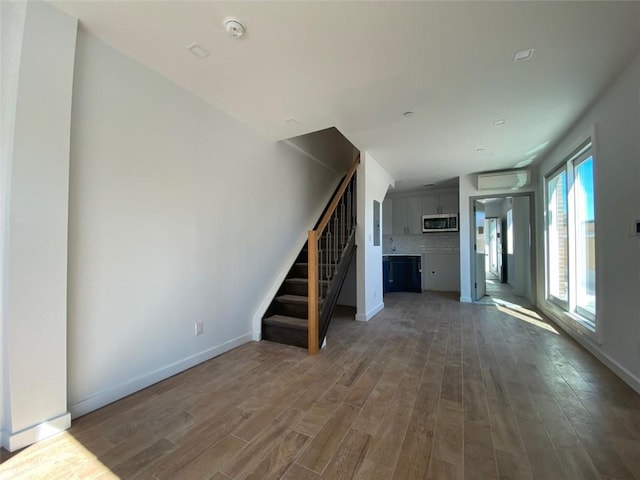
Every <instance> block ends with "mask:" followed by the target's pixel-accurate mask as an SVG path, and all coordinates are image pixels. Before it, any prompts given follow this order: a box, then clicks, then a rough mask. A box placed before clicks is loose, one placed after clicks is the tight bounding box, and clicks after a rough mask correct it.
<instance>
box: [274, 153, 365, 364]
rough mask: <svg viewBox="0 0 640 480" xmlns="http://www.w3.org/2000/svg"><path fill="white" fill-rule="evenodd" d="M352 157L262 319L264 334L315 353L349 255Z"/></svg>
mask: <svg viewBox="0 0 640 480" xmlns="http://www.w3.org/2000/svg"><path fill="white" fill-rule="evenodd" d="M359 163H360V158H359V157H358V158H356V160H355V161H354V163H353V165H352V166H351V168H350V170H349V172H348V173H347V175H346V176H345V177H344V178H343V179H342V181H341V183H340V185H339V186H338V188H337V189H336V191H335V192H334V195H333V197H332V198H331V201H330V202H329V204H328V205H327V207H326V208H325V210H324V212H323V214H322V216H321V218H320V220H318V223H317V224H316V226H315V228H314V229H313V230H310V231H309V232H308V240H307V242H306V244H305V246H304V248H303V249H302V250H301V251H300V254H299V255H298V257H297V258H296V261H295V263H294V264H293V266H292V267H291V269H290V270H289V273H288V274H287V277H286V278H285V280H284V281H283V283H282V285H281V286H280V289H279V290H278V293H277V294H276V297H275V298H274V299H273V301H272V302H271V305H270V306H269V308H268V309H267V311H266V312H265V316H264V318H263V319H262V338H263V339H264V340H270V341H274V342H280V343H285V344H287V345H294V346H297V347H302V348H307V349H308V351H309V353H310V354H312V355H313V354H316V353H317V351H318V348H319V346H320V345H321V344H322V342H323V341H324V338H325V336H326V334H327V330H328V329H329V323H330V321H331V316H332V314H333V310H334V307H335V305H336V302H337V301H338V295H339V293H340V290H341V289H342V285H343V283H344V279H345V277H346V275H347V271H348V269H349V264H350V263H351V260H352V258H353V255H354V252H355V249H356V246H355V230H356V203H357V200H356V176H355V173H356V170H357V168H358V165H359Z"/></svg>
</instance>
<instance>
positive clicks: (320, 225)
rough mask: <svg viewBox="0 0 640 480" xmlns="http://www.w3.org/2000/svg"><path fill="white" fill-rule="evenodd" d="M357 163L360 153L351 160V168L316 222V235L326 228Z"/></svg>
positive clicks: (354, 171) (358, 163)
mask: <svg viewBox="0 0 640 480" xmlns="http://www.w3.org/2000/svg"><path fill="white" fill-rule="evenodd" d="M358 165H360V155H358V156H357V157H356V159H355V160H354V161H353V165H351V168H350V169H349V171H348V172H347V175H346V176H345V177H344V178H343V179H342V183H341V184H340V188H339V189H338V191H337V192H336V194H335V195H334V196H333V200H331V203H330V204H329V207H328V208H327V211H326V212H325V214H324V216H323V217H322V220H320V223H318V226H317V227H316V228H315V231H316V232H318V235H320V234H321V233H322V232H323V231H324V229H325V228H327V224H328V223H329V220H330V219H331V215H333V212H334V211H335V210H336V208H337V207H338V203H339V202H340V199H341V198H342V196H343V195H344V192H345V190H346V189H347V187H348V186H349V182H351V178H352V177H353V176H354V175H355V174H356V170H358Z"/></svg>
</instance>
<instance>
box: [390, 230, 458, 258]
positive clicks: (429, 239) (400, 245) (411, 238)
mask: <svg viewBox="0 0 640 480" xmlns="http://www.w3.org/2000/svg"><path fill="white" fill-rule="evenodd" d="M459 252H460V233H459V232H436V233H422V234H417V235H383V236H382V253H383V254H388V253H451V254H453V253H459Z"/></svg>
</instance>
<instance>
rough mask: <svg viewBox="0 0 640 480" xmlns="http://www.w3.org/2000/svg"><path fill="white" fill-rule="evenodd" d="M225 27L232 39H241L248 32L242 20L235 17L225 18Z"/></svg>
mask: <svg viewBox="0 0 640 480" xmlns="http://www.w3.org/2000/svg"><path fill="white" fill-rule="evenodd" d="M223 25H224V29H225V31H226V32H227V34H228V35H229V36H230V37H231V38H240V37H241V36H243V35H244V33H245V32H246V30H247V29H246V28H245V26H244V25H243V24H242V22H240V20H238V19H237V18H233V17H229V18H225V19H224V22H223Z"/></svg>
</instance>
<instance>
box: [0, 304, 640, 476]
mask: <svg viewBox="0 0 640 480" xmlns="http://www.w3.org/2000/svg"><path fill="white" fill-rule="evenodd" d="M385 306H386V308H385V309H384V310H383V311H382V312H381V313H380V314H379V315H378V316H376V317H375V318H374V319H373V320H371V321H370V322H368V323H360V322H354V321H353V320H349V319H348V317H346V316H342V317H340V318H337V319H336V320H335V321H334V323H333V324H332V326H331V329H330V332H329V338H328V347H327V348H325V349H324V350H322V351H321V352H320V353H319V354H318V355H317V356H316V357H309V356H307V355H306V352H305V351H304V350H301V349H299V348H295V347H289V346H284V345H279V344H275V343H269V342H259V343H249V344H246V345H243V346H241V347H239V348H237V349H235V350H233V351H231V352H229V353H226V354H224V355H221V356H219V357H217V358H215V359H213V360H210V361H208V362H205V363H203V364H201V365H199V366H197V367H195V368H192V369H191V370H188V371H186V372H184V373H182V374H179V375H176V376H175V377H172V378H170V379H168V380H165V381H163V382H161V383H158V384H156V385H154V386H152V387H150V388H147V389H145V390H143V391H140V392H138V393H136V394H134V395H131V396H130V397H127V398H125V399H123V400H120V401H119V402H116V403H113V404H111V405H109V406H107V407H105V408H103V409H101V410H98V411H96V412H93V413H91V414H89V415H86V416H84V417H82V418H79V419H77V420H75V421H74V422H73V425H72V427H71V429H70V430H68V431H67V432H65V433H63V434H60V435H58V436H56V437H54V438H51V439H49V440H46V441H43V442H40V443H39V444H36V445H33V446H31V447H29V448H27V449H24V450H23V451H21V452H19V453H17V454H15V455H13V456H9V455H8V454H7V453H6V452H3V456H4V459H5V462H4V463H3V464H2V465H0V478H2V479H7V478H11V479H26V478H28V479H34V478H42V479H48V480H54V479H67V478H74V479H75V478H80V479H90V478H100V479H107V478H118V477H119V478H123V479H212V480H230V479H232V480H245V479H260V480H268V479H275V478H284V479H287V480H318V479H347V478H348V479H351V478H353V479H358V480H383V479H384V480H388V479H401V480H410V479H442V480H446V479H463V478H464V479H474V480H475V479H480V480H485V479H486V480H490V479H499V478H500V479H544V480H555V479H558V480H568V479H569V480H570V479H576V480H577V479H579V480H584V479H603V480H614V479H618V480H627V479H636V480H640V395H638V394H637V393H635V392H634V391H633V390H631V389H630V388H629V387H628V386H626V385H625V384H624V383H623V382H622V381H621V380H619V379H618V378H617V377H616V376H615V375H613V374H612V373H611V372H610V371H609V370H608V369H607V368H605V367H604V366H603V365H602V364H601V363H599V362H598V361H597V360H596V359H595V358H593V357H592V356H591V355H590V354H589V353H587V352H586V351H585V350H583V349H582V348H581V347H580V346H578V345H577V344H576V343H575V342H573V341H572V340H571V339H569V338H568V337H567V336H566V335H564V334H563V333H562V332H560V331H559V330H558V329H556V328H555V327H554V326H553V325H552V324H549V323H548V322H547V321H545V320H544V319H542V318H540V317H538V315H537V314H536V313H535V312H532V311H527V310H522V309H520V310H519V309H513V310H510V309H509V308H505V307H500V306H494V305H469V304H460V303H459V302H458V301H457V299H456V298H454V297H453V296H451V295H446V294H436V293H424V294H411V293H394V294H389V295H386V296H385ZM351 318H352V317H351ZM7 457H10V458H8V459H7Z"/></svg>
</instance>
